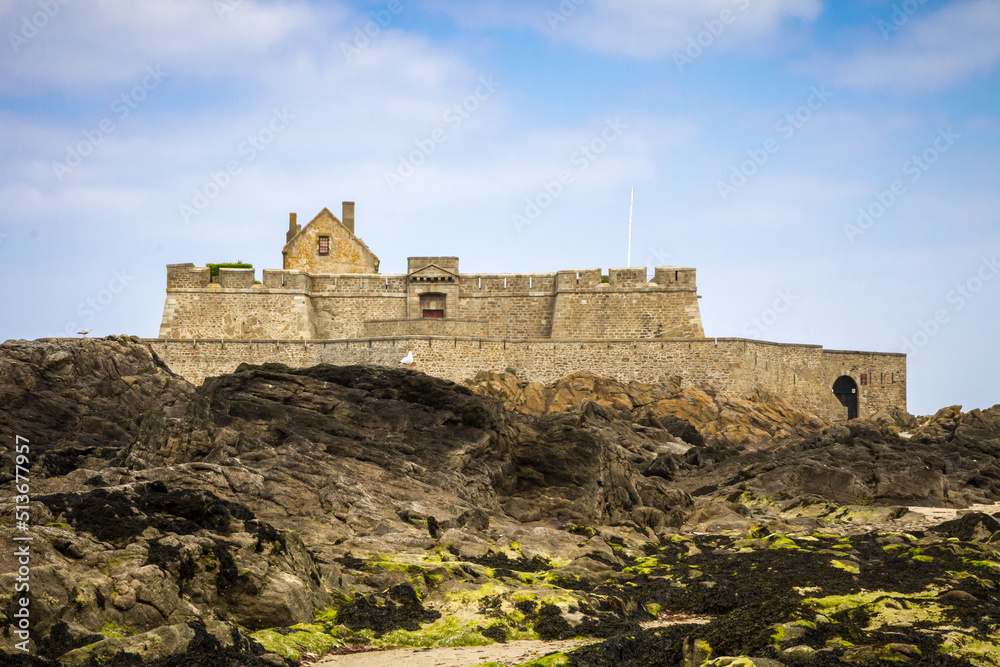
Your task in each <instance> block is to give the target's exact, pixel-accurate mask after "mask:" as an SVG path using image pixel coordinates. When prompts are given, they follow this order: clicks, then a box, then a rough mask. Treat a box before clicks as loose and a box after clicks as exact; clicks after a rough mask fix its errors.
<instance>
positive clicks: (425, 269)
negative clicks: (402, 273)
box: [407, 264, 458, 278]
mask: <svg viewBox="0 0 1000 667" xmlns="http://www.w3.org/2000/svg"><path fill="white" fill-rule="evenodd" d="M422 273H427V274H428V275H430V274H435V273H436V274H437V275H441V274H444V275H446V276H454V277H455V278H457V277H458V274H457V273H455V272H454V271H449V270H448V269H442V268H441V267H440V266H438V265H437V264H427V265H425V266H422V267H420V268H419V269H417V270H416V271H412V272H410V273H408V274H407V276H408V277H410V278H414V277H417V276H419V275H420V274H422Z"/></svg>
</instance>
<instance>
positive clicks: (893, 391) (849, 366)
mask: <svg viewBox="0 0 1000 667" xmlns="http://www.w3.org/2000/svg"><path fill="white" fill-rule="evenodd" d="M823 372H824V376H825V377H827V378H832V379H831V380H830V382H831V386H832V383H833V380H836V379H837V378H838V377H840V376H841V375H850V376H851V377H852V378H854V381H855V382H857V383H858V393H859V394H860V399H859V414H862V415H864V414H875V413H876V412H878V411H879V410H882V409H883V408H889V407H892V406H896V407H899V408H902V409H903V410H905V409H906V355H905V354H879V353H875V352H843V351H839V350H824V351H823ZM862 373H866V374H867V376H868V378H867V381H868V384H867V385H862V384H861V374H862Z"/></svg>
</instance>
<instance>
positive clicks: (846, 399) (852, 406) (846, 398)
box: [833, 375, 858, 419]
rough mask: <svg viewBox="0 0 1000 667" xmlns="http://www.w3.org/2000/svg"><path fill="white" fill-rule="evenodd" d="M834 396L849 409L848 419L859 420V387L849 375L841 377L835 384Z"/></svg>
mask: <svg viewBox="0 0 1000 667" xmlns="http://www.w3.org/2000/svg"><path fill="white" fill-rule="evenodd" d="M833 395H834V396H836V397H837V400H839V401H840V403H841V405H844V406H845V407H846V408H847V418H848V419H857V418H858V385H857V383H856V382H854V379H853V378H852V377H850V376H849V375H841V376H840V377H839V378H837V380H836V382H834V383H833Z"/></svg>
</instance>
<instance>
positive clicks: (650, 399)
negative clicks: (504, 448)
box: [466, 371, 830, 449]
mask: <svg viewBox="0 0 1000 667" xmlns="http://www.w3.org/2000/svg"><path fill="white" fill-rule="evenodd" d="M682 384H683V383H682V380H681V378H678V377H674V378H669V379H668V380H666V381H664V382H660V383H646V382H620V381H618V380H613V379H609V378H605V377H600V376H598V375H594V374H593V373H590V372H588V371H579V372H576V373H572V374H571V375H568V376H566V377H564V378H562V379H560V380H557V381H556V382H552V383H550V384H541V383H539V382H520V381H519V380H518V379H517V376H516V375H514V374H512V373H495V372H492V371H484V372H482V373H479V374H478V375H477V376H476V377H475V379H473V380H471V381H469V382H467V383H466V386H468V387H469V388H470V389H472V391H474V392H475V393H477V394H480V395H482V396H490V397H492V398H496V399H499V400H500V401H502V402H503V403H504V406H505V407H506V408H507V409H508V410H512V411H515V412H520V413H523V414H529V415H536V416H538V415H548V414H553V413H558V412H562V411H565V410H567V409H569V408H571V407H573V406H575V405H578V404H579V403H581V402H583V401H594V402H595V403H599V404H601V405H604V406H606V407H609V408H611V409H613V410H616V411H619V412H622V413H626V414H628V415H630V418H631V419H632V420H634V421H640V422H645V423H650V424H655V425H657V426H662V427H664V428H667V429H668V430H669V431H670V432H671V433H672V434H674V435H677V436H678V437H681V438H683V439H684V440H686V441H687V442H689V443H691V444H696V445H701V444H704V443H708V444H710V445H715V446H722V447H737V448H740V449H761V448H769V447H772V446H773V445H774V444H775V443H778V442H783V441H785V440H788V439H789V438H793V437H796V436H805V435H812V434H814V433H816V432H818V431H819V430H820V429H822V428H824V427H825V426H828V425H829V424H830V422H828V421H826V420H824V419H820V418H818V417H815V416H814V415H810V414H807V413H805V412H802V411H800V410H796V409H795V408H794V407H792V406H791V405H790V404H789V403H788V402H787V401H785V400H784V399H782V398H780V397H778V396H774V395H772V394H770V393H768V392H766V391H764V390H757V391H755V392H751V393H749V394H747V395H745V396H742V397H735V396H728V395H723V394H720V393H718V392H716V391H715V390H714V389H713V388H712V387H707V386H705V387H684V388H682Z"/></svg>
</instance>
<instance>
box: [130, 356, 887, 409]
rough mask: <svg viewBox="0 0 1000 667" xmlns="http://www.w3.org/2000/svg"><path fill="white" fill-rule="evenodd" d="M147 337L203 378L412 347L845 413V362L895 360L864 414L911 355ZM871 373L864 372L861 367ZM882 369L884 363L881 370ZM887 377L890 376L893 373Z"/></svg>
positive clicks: (460, 373)
mask: <svg viewBox="0 0 1000 667" xmlns="http://www.w3.org/2000/svg"><path fill="white" fill-rule="evenodd" d="M147 342H148V343H149V344H150V345H151V346H152V348H153V349H154V351H156V352H157V354H159V355H160V357H161V358H162V359H163V360H164V361H165V362H166V363H167V364H168V365H169V366H170V368H171V369H173V370H174V371H175V372H177V373H180V374H181V375H183V376H184V377H186V378H187V379H189V380H190V381H192V382H194V383H196V384H199V383H201V382H202V381H203V380H204V378H205V377H206V376H210V375H218V374H221V373H227V372H232V371H233V370H235V368H236V367H237V366H238V365H239V364H240V363H241V362H248V363H254V364H260V363H265V362H280V363H285V364H288V365H289V366H293V367H302V366H311V365H314V364H317V363H330V364H376V365H385V366H391V367H396V366H398V362H399V359H401V358H402V357H403V356H404V355H405V354H406V352H407V351H408V350H413V351H414V357H415V359H416V364H415V365H414V366H413V368H415V369H416V370H419V371H422V372H424V373H428V374H430V375H435V376H438V377H444V378H447V379H450V380H453V381H456V382H462V381H464V380H467V379H470V378H472V377H474V376H475V374H476V373H477V372H479V371H481V370H494V371H503V370H504V369H506V368H508V367H513V368H514V369H516V370H517V373H518V377H520V378H521V379H522V380H525V381H540V382H551V381H553V380H556V379H558V378H561V377H563V376H565V375H567V374H569V373H572V372H574V371H579V370H589V371H592V372H594V373H596V374H598V375H604V376H607V377H612V378H616V379H619V380H622V381H628V380H638V381H643V382H655V381H659V380H661V379H663V378H665V377H668V376H671V375H678V376H680V377H681V378H682V379H683V383H684V385H686V386H692V385H700V384H702V383H708V384H711V385H713V386H714V387H716V388H717V389H719V390H720V391H722V392H724V393H730V394H737V395H738V394H742V393H744V392H747V391H751V390H753V389H754V388H755V387H758V386H759V387H763V388H766V389H768V390H770V391H772V392H774V393H776V394H778V395H780V396H783V397H785V398H786V399H788V400H789V401H791V402H792V403H793V404H794V405H796V406H797V407H800V408H802V409H806V410H808V411H811V412H814V413H816V414H819V415H821V416H824V417H828V418H836V419H843V418H845V417H846V408H844V407H843V406H841V405H840V403H839V402H838V401H837V400H836V398H835V397H833V393H832V386H833V380H835V379H836V377H838V376H839V374H840V372H841V370H842V369H843V368H845V367H846V368H850V367H853V366H857V367H859V368H860V367H861V366H870V367H871V368H873V369H881V368H886V369H890V368H893V369H897V370H895V371H889V372H890V373H897V377H896V380H897V381H896V383H895V384H893V383H891V382H889V383H887V384H885V385H883V384H881V383H879V384H868V385H866V386H864V387H859V390H860V393H861V398H862V400H861V402H860V406H859V414H860V415H861V416H867V415H871V414H873V413H874V412H875V411H877V409H879V408H880V407H882V406H886V405H898V406H899V407H902V408H904V409H905V400H906V399H905V377H904V379H903V381H900V379H899V376H900V375H901V374H902V375H905V363H906V362H905V356H903V355H885V354H877V353H867V352H832V351H829V352H828V351H826V350H823V349H822V348H818V347H815V346H806V345H783V344H781V345H779V344H775V343H764V342H759V341H748V340H743V339H735V338H728V339H719V340H715V339H699V340H633V341H629V340H616V341H609V340H572V341H570V340H556V341H528V340H520V341H513V340H497V339H483V338H434V337H400V338H370V339H363V340H325V341H313V340H310V341H267V340H255V341H219V340H185V341H173V340H160V339H151V340H147ZM861 372H866V371H861ZM878 372H880V373H882V372H884V371H881V370H879V371H878ZM890 379H891V378H890Z"/></svg>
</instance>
